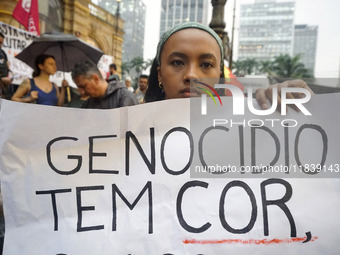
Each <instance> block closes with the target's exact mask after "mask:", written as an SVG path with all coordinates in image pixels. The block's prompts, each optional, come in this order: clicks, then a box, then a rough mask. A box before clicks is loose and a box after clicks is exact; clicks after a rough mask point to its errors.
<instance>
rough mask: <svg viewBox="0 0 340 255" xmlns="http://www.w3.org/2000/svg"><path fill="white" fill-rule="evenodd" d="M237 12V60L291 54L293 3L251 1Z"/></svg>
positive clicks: (266, 0)
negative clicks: (238, 19)
mask: <svg viewBox="0 0 340 255" xmlns="http://www.w3.org/2000/svg"><path fill="white" fill-rule="evenodd" d="M240 11H241V14H240V29H239V49H238V59H239V60H244V59H246V58H255V59H256V60H258V61H262V60H267V59H270V60H271V59H273V58H274V57H275V56H278V55H280V54H289V55H292V54H293V37H294V12H295V2H276V1H275V0H255V3H253V4H242V5H241V10H240Z"/></svg>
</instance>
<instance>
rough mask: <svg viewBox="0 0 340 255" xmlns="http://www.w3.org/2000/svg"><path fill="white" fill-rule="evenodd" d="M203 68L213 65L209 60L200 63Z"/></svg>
mask: <svg viewBox="0 0 340 255" xmlns="http://www.w3.org/2000/svg"><path fill="white" fill-rule="evenodd" d="M201 66H202V67H203V68H209V67H214V65H213V64H212V63H210V62H204V63H202V64H201Z"/></svg>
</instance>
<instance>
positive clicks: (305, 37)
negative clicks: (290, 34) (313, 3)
mask: <svg viewBox="0 0 340 255" xmlns="http://www.w3.org/2000/svg"><path fill="white" fill-rule="evenodd" d="M317 37H318V26H308V25H295V28H294V48H293V54H294V56H295V55H297V54H300V56H301V62H302V63H304V65H305V67H306V68H308V69H310V70H311V73H312V74H314V68H315V56H316V46H317Z"/></svg>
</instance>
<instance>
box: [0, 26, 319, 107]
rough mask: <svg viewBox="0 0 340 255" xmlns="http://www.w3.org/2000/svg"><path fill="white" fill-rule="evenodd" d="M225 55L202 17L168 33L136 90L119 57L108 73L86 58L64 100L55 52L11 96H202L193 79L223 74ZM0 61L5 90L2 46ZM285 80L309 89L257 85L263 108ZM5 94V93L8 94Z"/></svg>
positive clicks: (117, 99) (136, 99) (94, 101)
mask: <svg viewBox="0 0 340 255" xmlns="http://www.w3.org/2000/svg"><path fill="white" fill-rule="evenodd" d="M3 40H4V35H3V34H0V49H1V45H2V42H3ZM223 56H224V53H223V44H222V41H221V39H220V37H219V36H218V35H217V34H216V33H215V32H214V31H213V30H212V29H210V28H209V27H206V26H204V25H202V24H200V23H194V22H187V23H183V24H180V25H177V26H175V27H173V28H172V29H170V30H169V31H167V32H166V33H164V34H163V36H162V37H161V39H160V41H159V43H158V46H157V54H156V57H155V59H154V62H153V65H152V67H151V70H150V75H149V76H148V75H145V74H142V75H140V77H139V78H138V81H137V85H138V86H137V88H136V90H135V89H134V88H133V86H131V82H132V80H131V78H130V77H129V76H127V77H125V79H124V83H123V82H122V81H121V79H120V76H119V74H118V73H117V66H116V65H115V64H114V63H112V64H111V65H110V66H109V74H108V75H107V76H106V77H104V75H103V74H102V73H101V72H100V70H99V69H98V68H97V65H96V64H95V63H92V62H90V61H82V62H79V63H77V64H76V65H75V66H74V68H73V70H72V79H73V81H74V82H75V84H76V85H77V88H78V90H77V93H72V95H73V96H72V100H71V101H70V102H65V93H66V89H67V87H68V86H69V85H68V82H67V81H66V80H65V79H64V80H63V81H62V83H61V87H60V88H59V87H58V86H57V85H56V84H55V83H53V82H50V76H51V75H53V74H55V73H56V71H57V66H56V62H55V57H54V56H51V55H39V56H37V57H36V59H35V70H34V72H33V75H32V76H33V78H31V79H25V80H24V81H23V82H22V84H20V86H19V87H18V88H17V90H16V91H15V93H14V94H13V95H12V96H11V98H10V99H11V100H14V101H18V102H26V103H36V104H42V105H52V106H69V107H82V108H95V109H112V108H119V107H123V106H130V105H136V104H139V103H145V102H146V103H147V102H153V101H159V100H165V99H173V98H186V97H192V96H199V95H198V94H197V90H192V89H190V79H198V78H216V77H224V73H223V72H224V60H223ZM0 63H5V65H0V89H1V91H0V92H3V91H5V90H6V86H8V85H9V84H10V83H11V82H12V80H13V78H10V76H9V72H10V70H9V64H8V60H7V56H6V54H5V52H4V51H3V50H0ZM212 85H213V84H212ZM284 86H290V87H302V88H307V89H309V87H308V86H307V84H306V83H305V82H303V81H301V80H296V81H290V82H284V83H280V84H276V85H272V86H270V87H268V88H266V89H259V90H257V91H256V99H257V101H258V103H259V105H260V106H261V108H262V109H266V108H267V107H268V101H267V100H268V99H269V100H270V99H271V95H272V89H273V88H275V87H277V88H278V91H280V88H281V87H284ZM309 90H310V89H309ZM310 91H311V90H310ZM311 92H312V91H311ZM312 93H313V92H312ZM3 94H4V93H2V94H0V96H1V97H4V95H3ZM279 96H280V95H279ZM288 97H289V98H294V97H296V95H293V94H290V95H288Z"/></svg>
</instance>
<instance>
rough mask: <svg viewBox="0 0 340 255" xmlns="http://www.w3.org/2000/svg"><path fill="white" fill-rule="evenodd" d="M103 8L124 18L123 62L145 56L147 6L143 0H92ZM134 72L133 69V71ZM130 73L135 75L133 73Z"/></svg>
mask: <svg viewBox="0 0 340 255" xmlns="http://www.w3.org/2000/svg"><path fill="white" fill-rule="evenodd" d="M92 2H94V3H97V4H98V5H99V6H100V7H102V8H103V9H105V10H107V11H109V12H111V13H112V14H113V15H116V16H117V14H118V15H119V16H120V18H121V19H123V20H124V42H123V56H122V62H125V63H126V62H130V61H131V60H132V59H134V58H136V57H141V58H143V52H144V31H145V14H146V6H145V4H144V3H143V1H142V0H124V1H112V0H92ZM132 72H133V71H132ZM130 75H132V76H134V74H133V73H130Z"/></svg>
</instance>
